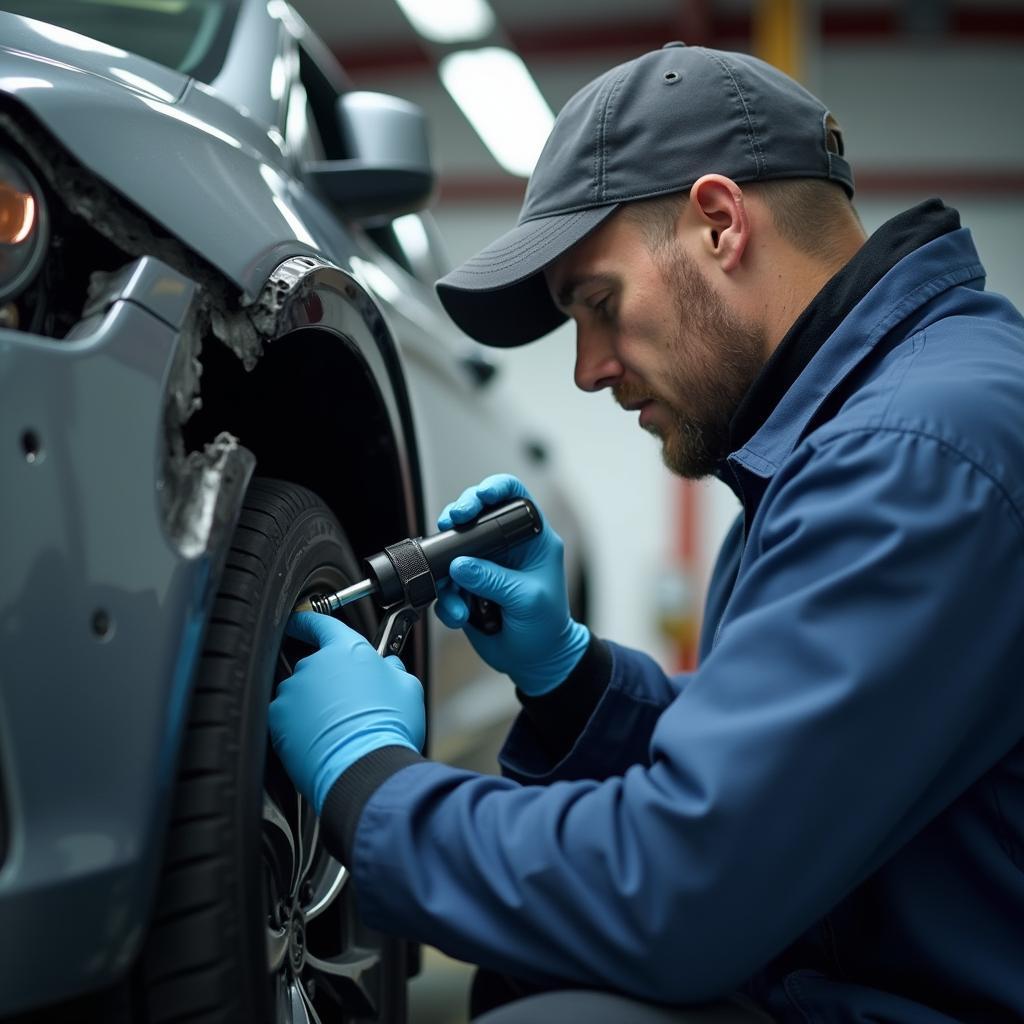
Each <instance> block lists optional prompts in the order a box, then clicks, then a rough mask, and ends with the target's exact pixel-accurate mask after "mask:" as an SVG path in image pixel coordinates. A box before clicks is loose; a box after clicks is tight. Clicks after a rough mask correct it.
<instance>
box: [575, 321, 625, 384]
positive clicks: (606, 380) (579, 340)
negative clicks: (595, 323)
mask: <svg viewBox="0 0 1024 1024" xmlns="http://www.w3.org/2000/svg"><path fill="white" fill-rule="evenodd" d="M573 377H574V379H575V381H576V387H578V388H579V389H580V390H581V391H600V390H601V389H602V388H610V387H612V386H613V385H614V384H615V383H616V382H617V381H618V380H619V379H620V378H621V377H622V364H621V363H620V362H619V360H618V357H617V356H616V355H615V350H614V348H613V346H612V345H611V342H610V340H609V339H608V338H607V337H606V336H605V335H603V334H602V333H600V332H597V331H593V330H589V329H585V328H583V327H578V328H577V330H576V370H575V373H574V374H573Z"/></svg>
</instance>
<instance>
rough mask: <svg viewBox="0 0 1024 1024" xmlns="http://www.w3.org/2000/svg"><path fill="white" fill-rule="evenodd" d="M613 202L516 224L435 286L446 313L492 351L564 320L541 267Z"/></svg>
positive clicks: (579, 236)
mask: <svg viewBox="0 0 1024 1024" xmlns="http://www.w3.org/2000/svg"><path fill="white" fill-rule="evenodd" d="M618 205H619V204H618V203H615V204H613V205H611V206H598V207H593V208H590V209H586V210H578V211H576V212H574V213H561V214H556V215H554V216H551V217H540V218H538V219H536V220H530V221H527V222H526V223H524V224H518V225H516V227H514V228H513V229H512V230H511V231H509V232H507V233H506V234H504V235H502V236H501V237H500V238H499V239H497V241H494V242H492V243H491V244H490V245H489V246H487V248H486V249H483V250H481V251H480V252H478V253H477V254H476V256H474V257H472V258H471V259H469V260H466V262H465V263H463V264H462V266H460V267H456V268H455V269H454V270H453V271H451V272H450V273H448V274H446V275H445V276H444V277H442V278H441V280H440V281H438V282H437V285H436V287H437V294H438V297H439V298H440V300H441V304H442V305H443V306H444V308H445V310H446V311H447V312H448V315H449V316H450V317H451V318H452V319H453V320H454V321H455V322H456V323H457V324H458V325H459V327H461V328H462V330H464V331H465V332H466V333H467V334H468V335H469V336H470V337H471V338H475V339H476V340H477V341H481V342H483V343H484V344H485V345H494V346H496V347H498V348H513V347H514V346H516V345H525V344H526V343H527V342H528V341H534V340H535V339H536V338H540V337H542V336H543V335H545V334H547V333H549V332H550V331H553V330H554V329H555V328H556V327H558V325H559V324H562V323H564V322H565V320H566V319H567V317H566V316H565V314H564V313H563V312H562V311H561V310H560V309H559V308H558V307H557V306H556V305H555V304H554V302H553V301H552V299H551V295H550V293H549V292H548V287H547V282H546V281H545V280H544V274H543V271H544V268H545V267H547V266H548V265H549V264H551V263H553V262H554V261H555V260H556V259H558V257H559V256H561V255H562V254H563V253H564V252H566V251H568V250H569V249H570V248H572V246H574V245H575V244H576V243H577V242H579V241H580V240H581V239H583V238H584V237H585V236H586V235H588V234H590V232H591V231H593V230H594V229H595V228H596V227H597V226H598V225H599V224H600V223H601V222H602V221H604V220H605V219H607V217H608V216H609V215H610V214H612V213H614V212H615V210H616V209H617V208H618Z"/></svg>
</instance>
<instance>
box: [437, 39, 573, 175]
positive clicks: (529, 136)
mask: <svg viewBox="0 0 1024 1024" xmlns="http://www.w3.org/2000/svg"><path fill="white" fill-rule="evenodd" d="M440 74H441V81H442V82H444V87H445V88H446V89H447V90H448V92H449V93H450V94H451V97H452V99H453V100H455V102H456V103H457V104H458V105H459V107H460V108H461V109H462V112H463V113H464V114H465V115H466V118H467V119H468V120H469V123H470V124H471V125H472V126H473V128H474V129H475V130H476V133H477V134H478V135H479V136H480V138H481V139H483V142H484V145H486V146H487V148H488V149H489V150H490V151H491V154H492V155H493V156H494V159H495V160H497V161H498V163H499V164H501V166H502V167H504V168H505V170H506V171H509V172H511V173H512V174H518V175H521V176H522V177H524V178H528V177H529V176H530V174H531V172H532V171H533V168H534V165H535V164H536V163H537V158H538V157H539V156H540V151H541V150H542V149H543V148H544V143H545V141H546V140H547V137H548V135H549V134H550V133H551V127H552V125H553V124H554V122H555V116H554V114H552V113H551V108H550V107H549V106H548V104H547V101H546V100H545V99H544V97H543V96H542V95H541V92H540V89H538V88H537V83H536V82H534V80H533V78H532V77H531V75H530V72H529V71H528V70H527V67H526V65H525V64H524V63H523V62H522V60H521V59H520V58H519V57H518V56H516V54H514V53H512V52H511V51H510V50H505V49H502V48H501V47H500V46H488V47H485V48H483V49H480V50H462V51H459V52H458V53H452V54H449V55H448V56H447V57H445V58H444V59H443V60H442V61H441V65H440Z"/></svg>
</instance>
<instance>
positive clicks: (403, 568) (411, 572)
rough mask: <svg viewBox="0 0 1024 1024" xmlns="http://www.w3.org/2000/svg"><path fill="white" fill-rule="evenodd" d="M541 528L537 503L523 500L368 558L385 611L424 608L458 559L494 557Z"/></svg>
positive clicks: (388, 548)
mask: <svg viewBox="0 0 1024 1024" xmlns="http://www.w3.org/2000/svg"><path fill="white" fill-rule="evenodd" d="M541 525H542V524H541V519H540V514H539V513H538V512H537V509H536V508H535V507H534V505H533V502H531V501H528V500H527V499H525V498H517V499H516V500H515V501H511V502H508V503H506V504H504V505H498V506H495V507H493V508H489V509H487V510H486V511H485V512H484V513H483V514H482V515H480V516H479V517H478V518H476V519H474V520H473V521H472V522H470V523H465V524H463V525H460V526H456V527H454V528H453V529H451V530H445V531H444V532H443V533H436V534H434V535H433V536H432V537H419V538H416V539H409V540H403V541H399V542H398V543H397V544H392V545H391V546H390V547H387V548H385V549H384V550H383V551H381V552H380V553H379V554H376V555H371V556H370V557H369V558H367V559H366V566H367V568H368V569H369V571H370V575H371V576H372V577H373V579H374V580H375V581H376V583H377V588H378V589H377V595H378V600H379V601H380V603H381V604H382V605H384V607H385V608H386V607H388V606H389V605H392V604H396V603H397V602H399V601H406V600H409V601H410V603H412V604H414V605H415V606H417V607H422V606H423V605H426V604H429V603H430V602H431V601H432V600H433V599H434V598H435V597H437V581H439V580H443V579H445V578H447V576H448V571H449V569H450V567H451V564H452V562H453V561H454V559H456V558H458V557H459V556H461V555H466V556H469V557H474V558H488V559H490V558H494V557H495V556H497V555H500V554H502V553H503V552H505V551H507V550H508V549H509V548H511V547H514V546H515V545H516V544H519V543H521V542H522V541H524V540H528V539H529V538H530V537H533V536H536V535H537V534H538V533H540V531H541Z"/></svg>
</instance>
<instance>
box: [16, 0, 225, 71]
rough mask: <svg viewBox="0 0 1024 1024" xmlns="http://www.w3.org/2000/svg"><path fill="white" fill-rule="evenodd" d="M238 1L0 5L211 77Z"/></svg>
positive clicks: (62, 0) (25, 1)
mask: <svg viewBox="0 0 1024 1024" xmlns="http://www.w3.org/2000/svg"><path fill="white" fill-rule="evenodd" d="M238 4H239V0H0V10H4V11H10V12H11V13H13V14H22V15H25V16H26V17H29V18H35V19H37V20H38V21H46V22H49V23H50V24H51V25H59V26H60V27H61V28H67V29H70V30H71V31H73V32H80V33H81V34H82V35H85V36H90V37H91V38H93V39H98V40H99V41H100V42H101V43H107V44H108V45H109V46H117V47H119V48H120V49H122V50H128V51H129V52H131V53H137V54H139V55H141V56H143V57H148V58H149V59H150V60H154V61H156V62H157V63H158V64H163V65H165V66H166V67H169V68H174V70H176V71H181V72H183V73H184V74H186V75H191V76H192V77H193V78H198V79H201V80H202V81H204V82H210V81H212V80H213V78H214V77H215V76H216V74H217V72H218V71H219V70H220V67H221V65H222V64H223V63H224V55H225V54H226V53H227V49H228V43H229V42H230V40H231V30H232V27H233V26H234V23H235V17H236V15H237V13H238Z"/></svg>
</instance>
